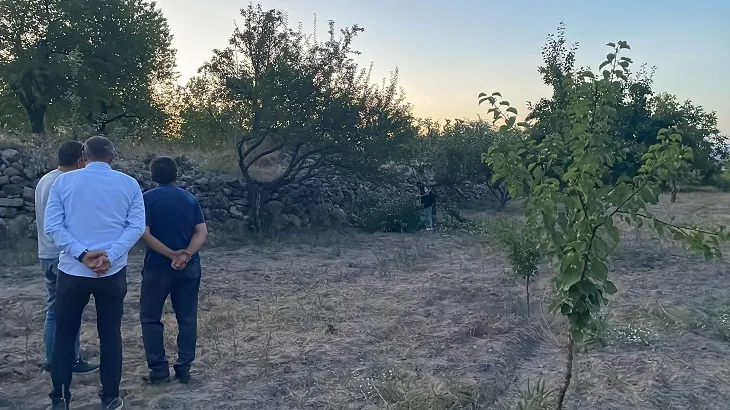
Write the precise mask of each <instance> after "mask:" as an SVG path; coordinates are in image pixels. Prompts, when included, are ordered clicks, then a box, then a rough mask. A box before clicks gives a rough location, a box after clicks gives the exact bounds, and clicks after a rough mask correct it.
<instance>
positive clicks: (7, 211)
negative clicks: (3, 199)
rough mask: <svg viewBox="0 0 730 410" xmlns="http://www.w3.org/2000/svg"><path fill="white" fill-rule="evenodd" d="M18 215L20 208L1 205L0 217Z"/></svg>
mask: <svg viewBox="0 0 730 410" xmlns="http://www.w3.org/2000/svg"><path fill="white" fill-rule="evenodd" d="M17 215H18V210H17V209H15V208H5V207H0V218H15V217H16V216H17Z"/></svg>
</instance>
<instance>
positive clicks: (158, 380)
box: [142, 375, 170, 385]
mask: <svg viewBox="0 0 730 410" xmlns="http://www.w3.org/2000/svg"><path fill="white" fill-rule="evenodd" d="M142 380H144V381H145V382H147V383H149V384H152V385H160V384H165V383H169V382H170V376H169V375H168V376H152V375H149V376H144V377H142Z"/></svg>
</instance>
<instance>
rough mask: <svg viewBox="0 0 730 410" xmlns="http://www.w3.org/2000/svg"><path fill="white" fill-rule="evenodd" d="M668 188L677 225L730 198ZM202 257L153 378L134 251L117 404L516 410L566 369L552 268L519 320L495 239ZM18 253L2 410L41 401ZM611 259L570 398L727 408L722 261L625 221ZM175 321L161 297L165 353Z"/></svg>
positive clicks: (307, 243) (519, 306) (517, 294)
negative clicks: (193, 291)
mask: <svg viewBox="0 0 730 410" xmlns="http://www.w3.org/2000/svg"><path fill="white" fill-rule="evenodd" d="M664 199H666V201H665V202H664V205H663V206H662V207H661V208H660V209H659V210H658V211H659V212H660V213H662V214H664V215H667V216H669V217H675V218H676V219H675V221H676V222H697V223H701V224H704V225H714V224H722V223H724V224H727V225H730V195H728V194H722V193H713V192H701V193H697V192H696V193H681V194H680V196H679V197H678V200H677V202H676V203H674V204H670V203H669V201H668V198H664ZM513 207H516V205H513ZM517 214H519V209H515V208H513V209H508V210H507V211H503V212H502V213H495V212H479V213H477V212H472V214H471V216H472V217H473V218H481V219H486V220H489V219H492V218H496V217H510V216H514V215H517ZM18 258H20V257H19V256H18ZM203 258H204V265H205V273H204V275H205V276H204V279H203V285H202V290H201V300H200V321H199V348H198V349H199V350H198V354H199V355H198V359H197V362H196V364H195V367H194V374H193V380H192V382H191V384H190V385H188V386H183V385H180V384H177V383H171V384H169V385H164V386H155V387H152V386H148V385H145V384H144V383H143V382H142V376H144V375H145V374H146V372H147V369H146V366H145V363H144V356H143V350H142V340H141V337H140V325H139V320H138V305H139V303H138V300H139V283H140V281H139V274H138V272H139V270H140V263H141V257H140V255H138V254H136V255H133V256H132V257H131V263H130V269H129V282H130V283H129V293H128V295H127V298H126V302H125V315H124V322H123V329H122V333H123V337H124V360H125V362H124V375H123V379H122V386H121V387H122V395H123V397H124V399H125V401H126V404H127V405H126V406H125V408H131V409H210V408H215V409H333V410H334V409H434V410H435V409H482V408H483V409H510V408H515V407H516V403H517V402H518V401H519V400H520V392H522V395H528V396H529V394H527V393H526V390H527V385H528V381H529V384H530V387H531V389H532V390H534V386H535V384H536V383H537V381H538V379H542V380H543V381H544V382H545V388H546V389H553V388H556V387H557V386H558V385H559V383H560V382H561V381H562V377H563V375H564V371H565V345H566V339H565V333H566V332H565V329H566V326H565V320H564V319H563V318H561V317H556V316H554V315H551V314H549V313H548V304H549V301H550V291H549V289H550V288H549V278H550V275H549V273H548V272H547V271H546V269H545V268H543V270H542V271H541V273H540V275H541V276H540V279H539V280H538V281H536V283H534V285H533V289H532V292H531V293H532V294H533V295H534V296H533V305H532V309H531V312H532V317H531V318H530V320H529V322H528V321H527V320H526V318H525V301H524V288H523V285H522V283H520V282H518V281H517V280H516V279H515V277H514V276H513V275H512V274H511V272H510V268H509V267H508V266H507V264H506V260H505V257H504V255H503V253H502V251H501V250H500V249H499V247H498V246H497V245H496V241H494V240H492V239H491V238H490V237H489V235H488V234H487V235H483V236H480V235H455V234H444V233H434V234H431V235H429V234H426V233H424V234H416V235H398V234H376V235H366V234H360V233H350V234H324V235H318V236H307V235H301V236H299V237H296V238H288V239H287V240H270V241H268V242H267V243H265V244H253V243H248V244H239V245H227V246H219V247H216V248H210V249H207V250H206V251H205V252H204V254H203ZM20 259H25V260H27V261H29V262H30V263H32V265H30V266H27V267H19V268H10V267H3V268H0V317H1V318H2V320H0V408H2V409H24V410H25V409H27V410H34V409H43V408H45V407H46V406H47V403H48V399H47V393H48V391H49V386H50V382H49V377H48V375H46V374H42V373H41V371H40V368H39V366H38V363H39V362H40V361H41V360H42V328H43V326H42V321H43V309H44V297H45V287H44V285H43V279H42V276H41V273H40V270H39V268H38V266H37V265H36V263H35V261H34V258H33V257H32V255H31V256H29V257H23V258H20ZM612 259H613V261H612V265H611V276H612V277H613V278H614V281H615V282H616V284H617V286H618V288H619V293H618V294H617V295H615V297H614V298H613V299H612V300H611V303H610V304H609V307H608V309H607V310H606V312H605V315H603V317H602V320H601V323H602V324H603V331H602V332H600V334H599V335H598V336H597V337H595V338H593V339H592V340H591V343H590V344H589V345H588V347H587V348H586V350H585V351H584V350H581V352H580V353H578V355H577V356H576V365H575V371H574V379H573V380H574V381H573V385H572V387H571V388H570V390H569V392H568V398H567V408H570V409H579V408H594V409H627V408H633V409H721V408H727V403H728V402H730V389H728V381H729V380H730V344H729V342H730V281H729V280H728V279H730V269H728V265H727V264H725V263H724V262H718V261H714V262H713V261H705V260H704V259H702V258H701V257H699V256H696V255H693V254H689V253H687V252H686V251H684V250H683V249H680V248H678V247H676V246H675V245H674V244H672V243H669V242H666V241H661V240H659V239H657V238H654V237H651V236H649V234H648V233H647V232H644V231H638V230H635V229H632V228H629V227H625V229H624V230H623V235H622V245H621V246H620V248H619V249H618V250H617V251H616V252H615V254H614V255H613V258H612ZM6 262H7V260H6ZM173 319H174V315H173V313H172V310H171V309H170V308H169V306H168V308H167V309H166V313H165V317H164V321H165V324H166V334H167V346H168V348H169V352H170V353H172V354H173V355H174V340H175V323H174V320H173ZM94 323H95V313H94V308H93V304H90V305H89V308H87V310H86V313H85V315H84V321H83V328H82V346H83V347H84V348H85V349H86V351H85V352H84V353H85V355H86V356H87V357H90V358H92V359H94V360H98V341H97V339H96V328H95V324H94ZM173 360H174V357H173ZM98 383H99V382H98V375H97V374H91V375H82V376H74V385H73V391H74V393H75V401H74V403H73V404H74V406H75V407H73V408H76V409H91V408H95V407H94V405H97V401H98V398H97V393H98ZM553 403H554V397H550V398H549V399H548V401H547V402H546V405H547V404H549V405H550V406H554V404H553ZM534 408H540V407H539V406H537V407H534ZM545 408H552V407H549V406H546V407H545Z"/></svg>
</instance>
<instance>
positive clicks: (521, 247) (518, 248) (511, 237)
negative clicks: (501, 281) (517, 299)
mask: <svg viewBox="0 0 730 410" xmlns="http://www.w3.org/2000/svg"><path fill="white" fill-rule="evenodd" d="M492 232H493V235H494V237H495V238H496V239H497V241H499V242H500V244H502V246H504V249H505V252H507V259H508V260H509V263H510V265H511V266H512V272H514V274H515V275H517V276H518V277H520V278H521V279H523V280H524V281H525V297H526V302H527V303H526V306H527V317H528V319H529V317H530V279H531V278H532V277H534V276H536V275H537V269H538V265H539V264H540V252H539V249H538V244H537V242H536V240H535V236H534V235H533V234H531V233H530V232H529V231H528V230H527V229H526V227H525V225H524V224H522V223H518V222H517V221H515V220H513V219H500V220H498V221H496V222H495V223H494V225H493V231H492Z"/></svg>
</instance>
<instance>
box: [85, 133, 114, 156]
mask: <svg viewBox="0 0 730 410" xmlns="http://www.w3.org/2000/svg"><path fill="white" fill-rule="evenodd" d="M116 153H117V151H116V150H115V149H114V144H113V143H112V142H111V140H109V138H106V137H102V136H96V137H91V138H89V139H87V140H86V142H85V143H84V155H86V158H87V159H89V160H95V161H111V160H112V159H114V156H115V155H116Z"/></svg>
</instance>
